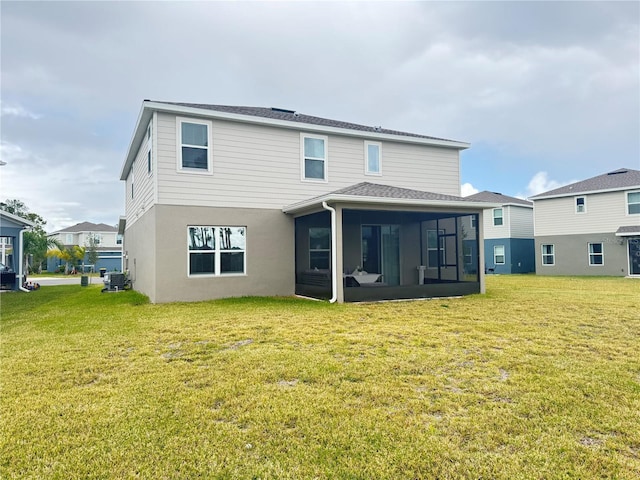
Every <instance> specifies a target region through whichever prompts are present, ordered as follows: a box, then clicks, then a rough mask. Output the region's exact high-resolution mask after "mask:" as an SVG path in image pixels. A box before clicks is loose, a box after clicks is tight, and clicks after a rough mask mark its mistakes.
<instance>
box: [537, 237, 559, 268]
mask: <svg viewBox="0 0 640 480" xmlns="http://www.w3.org/2000/svg"><path fill="white" fill-rule="evenodd" d="M548 245H551V247H553V248H552V250H553V253H544V247H545V246H548ZM540 250H541V253H540V265H542V266H543V267H553V266H555V264H556V246H555V244H553V243H542V244H540ZM545 256H551V257H552V258H553V263H544V257H545Z"/></svg>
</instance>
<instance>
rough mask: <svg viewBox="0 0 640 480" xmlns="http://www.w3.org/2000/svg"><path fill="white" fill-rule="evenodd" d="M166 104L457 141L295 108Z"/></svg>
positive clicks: (388, 133) (349, 128) (168, 103)
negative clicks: (312, 113) (310, 113)
mask: <svg viewBox="0 0 640 480" xmlns="http://www.w3.org/2000/svg"><path fill="white" fill-rule="evenodd" d="M153 102H154V103H161V104H166V105H176V106H180V107H191V108H199V109H203V110H214V111H216V112H225V113H234V114H238V115H249V116H253V117H262V118H272V119H275V120H286V121H289V122H296V123H306V124H310V125H320V126H323V127H334V128H344V129H347V130H357V131H361V132H372V133H384V134H387V135H398V136H403V137H415V138H428V139H430V140H441V141H445V142H455V141H456V140H449V139H446V138H438V137H430V136H427V135H419V134H416V133H408V132H401V131H398V130H390V129H387V128H380V127H369V126H366V125H359V124H357V123H350V122H342V121H340V120H331V119H328V118H321V117H314V116H311V115H304V114H301V113H298V112H295V111H293V110H286V109H282V108H265V107H242V106H232V105H208V104H202V103H182V102H158V101H155V100H154V101H153Z"/></svg>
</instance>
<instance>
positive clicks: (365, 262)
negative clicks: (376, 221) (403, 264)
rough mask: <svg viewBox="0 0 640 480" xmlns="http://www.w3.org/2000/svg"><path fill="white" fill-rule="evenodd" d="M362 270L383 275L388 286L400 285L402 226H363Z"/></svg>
mask: <svg viewBox="0 0 640 480" xmlns="http://www.w3.org/2000/svg"><path fill="white" fill-rule="evenodd" d="M362 269H363V270H365V271H367V272H369V273H381V274H382V281H383V282H384V283H386V284H387V285H400V226H399V225H363V226H362Z"/></svg>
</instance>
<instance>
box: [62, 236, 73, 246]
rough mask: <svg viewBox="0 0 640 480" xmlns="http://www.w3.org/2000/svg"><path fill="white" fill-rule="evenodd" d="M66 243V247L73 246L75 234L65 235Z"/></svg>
mask: <svg viewBox="0 0 640 480" xmlns="http://www.w3.org/2000/svg"><path fill="white" fill-rule="evenodd" d="M64 243H65V245H72V244H73V233H67V234H66V235H65V238H64Z"/></svg>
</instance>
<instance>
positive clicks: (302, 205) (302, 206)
mask: <svg viewBox="0 0 640 480" xmlns="http://www.w3.org/2000/svg"><path fill="white" fill-rule="evenodd" d="M322 202H345V203H370V204H372V205H389V206H399V207H436V208H437V207H440V208H446V207H454V208H459V209H461V210H463V211H467V210H470V211H472V212H474V213H477V210H478V209H482V210H484V209H486V208H494V207H499V206H500V204H498V203H487V202H469V201H464V200H421V199H413V198H386V197H368V196H359V195H342V194H337V193H329V194H327V195H323V196H322V197H315V198H311V199H308V200H303V201H302V202H297V203H294V204H291V205H287V206H285V207H282V211H283V212H284V213H298V212H302V211H304V210H307V209H309V208H313V207H315V206H318V205H321V204H322Z"/></svg>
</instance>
